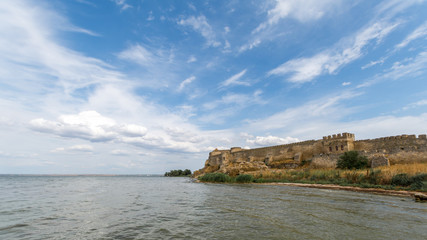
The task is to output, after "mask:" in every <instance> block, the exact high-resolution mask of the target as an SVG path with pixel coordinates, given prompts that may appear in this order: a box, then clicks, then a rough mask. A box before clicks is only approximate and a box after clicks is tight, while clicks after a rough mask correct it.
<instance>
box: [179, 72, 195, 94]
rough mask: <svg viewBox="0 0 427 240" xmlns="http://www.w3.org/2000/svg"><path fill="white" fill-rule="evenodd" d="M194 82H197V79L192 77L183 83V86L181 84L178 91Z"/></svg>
mask: <svg viewBox="0 0 427 240" xmlns="http://www.w3.org/2000/svg"><path fill="white" fill-rule="evenodd" d="M194 80H196V77H195V76H191V77H189V78H187V79H185V80H184V81H182V82H181V84H179V87H178V91H182V90H183V89H184V87H185V86H186V85H188V84H190V83H191V82H193V81H194Z"/></svg>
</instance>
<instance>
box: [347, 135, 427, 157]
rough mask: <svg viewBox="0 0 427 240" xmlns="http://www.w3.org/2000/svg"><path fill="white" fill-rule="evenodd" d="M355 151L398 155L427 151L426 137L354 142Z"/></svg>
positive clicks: (393, 137)
mask: <svg viewBox="0 0 427 240" xmlns="http://www.w3.org/2000/svg"><path fill="white" fill-rule="evenodd" d="M354 149H355V150H357V151H366V152H382V153H397V152H401V151H415V152H426V151H427V139H426V138H425V135H419V136H418V137H417V136H416V135H400V136H392V137H383V138H376V139H366V140H359V141H355V142H354Z"/></svg>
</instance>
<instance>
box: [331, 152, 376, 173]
mask: <svg viewBox="0 0 427 240" xmlns="http://www.w3.org/2000/svg"><path fill="white" fill-rule="evenodd" d="M367 166H368V158H367V157H365V156H361V155H359V152H357V151H348V152H345V153H344V154H343V155H341V156H340V158H339V159H338V161H337V168H341V169H361V168H366V167H367Z"/></svg>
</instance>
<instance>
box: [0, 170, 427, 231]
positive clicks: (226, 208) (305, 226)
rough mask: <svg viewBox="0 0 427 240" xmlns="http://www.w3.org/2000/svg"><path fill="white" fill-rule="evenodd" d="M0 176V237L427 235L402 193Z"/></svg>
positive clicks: (420, 215) (420, 211) (417, 209)
mask: <svg viewBox="0 0 427 240" xmlns="http://www.w3.org/2000/svg"><path fill="white" fill-rule="evenodd" d="M1 180H2V183H4V185H1V186H0V239H354V238H356V239H357V238H359V239H371V238H372V239H424V238H425V236H427V232H426V228H425V222H427V205H426V204H420V203H414V202H413V201H411V200H409V199H406V198H400V197H391V196H381V195H372V194H366V193H356V192H347V191H336V190H319V189H309V188H298V187H290V186H266V185H250V184H246V185H238V184H234V185H233V184H198V183H192V182H190V181H188V180H187V179H184V178H162V177H67V178H63V177H54V178H52V177H50V178H46V177H35V178H8V179H1ZM402 200H403V201H402ZM35 233H37V234H35Z"/></svg>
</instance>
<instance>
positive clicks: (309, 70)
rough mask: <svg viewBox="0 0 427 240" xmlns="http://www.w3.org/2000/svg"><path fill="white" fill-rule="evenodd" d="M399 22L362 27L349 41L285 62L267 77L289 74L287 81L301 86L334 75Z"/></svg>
mask: <svg viewBox="0 0 427 240" xmlns="http://www.w3.org/2000/svg"><path fill="white" fill-rule="evenodd" d="M398 25H399V23H394V24H390V23H385V22H377V23H374V24H369V25H368V26H367V27H365V28H362V29H361V30H360V31H359V32H358V33H356V34H355V35H354V36H353V37H351V38H349V39H343V40H342V41H341V42H339V43H338V44H337V45H336V46H334V47H333V48H331V49H328V50H325V51H323V52H321V53H318V54H316V55H314V56H313V57H308V58H297V59H292V60H289V61H287V62H285V63H283V64H282V65H280V66H279V67H277V68H275V69H273V70H271V71H269V72H268V75H290V77H288V78H287V80H288V81H289V82H294V83H304V82H309V81H312V80H313V79H314V78H316V77H318V76H320V75H323V74H334V73H336V72H337V71H338V69H339V68H341V67H343V66H345V65H347V64H348V63H350V62H352V61H354V60H356V59H358V58H360V57H361V56H362V55H363V49H364V48H365V47H366V46H367V45H368V44H369V43H370V42H372V41H374V40H375V41H376V42H377V43H379V42H381V41H382V39H383V38H384V37H385V36H387V35H388V34H389V33H390V32H392V31H393V30H394V29H395V28H396V27H397V26H398Z"/></svg>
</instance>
